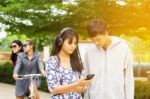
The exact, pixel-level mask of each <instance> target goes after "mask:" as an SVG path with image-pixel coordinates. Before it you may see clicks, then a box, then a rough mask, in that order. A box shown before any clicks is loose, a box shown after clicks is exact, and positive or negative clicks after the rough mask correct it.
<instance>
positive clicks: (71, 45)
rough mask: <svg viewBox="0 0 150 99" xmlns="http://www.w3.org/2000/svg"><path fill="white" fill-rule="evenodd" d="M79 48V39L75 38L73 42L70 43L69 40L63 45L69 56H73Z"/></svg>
mask: <svg viewBox="0 0 150 99" xmlns="http://www.w3.org/2000/svg"><path fill="white" fill-rule="evenodd" d="M76 47H77V39H76V37H75V36H74V37H73V40H72V42H71V43H70V42H69V38H68V39H66V40H65V41H64V43H63V45H62V50H63V51H64V52H65V53H67V54H72V53H73V52H74V50H75V49H76Z"/></svg>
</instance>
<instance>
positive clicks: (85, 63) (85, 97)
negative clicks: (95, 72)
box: [84, 51, 90, 99]
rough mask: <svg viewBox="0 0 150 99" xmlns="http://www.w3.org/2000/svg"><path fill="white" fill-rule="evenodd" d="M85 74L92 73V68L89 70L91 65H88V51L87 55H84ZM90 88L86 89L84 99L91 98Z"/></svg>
mask: <svg viewBox="0 0 150 99" xmlns="http://www.w3.org/2000/svg"><path fill="white" fill-rule="evenodd" d="M84 71H85V72H84V74H85V75H87V74H90V70H89V65H88V53H87V51H86V53H85V56H84ZM89 91H90V90H89V88H88V89H87V90H86V91H85V93H84V99H90V94H89Z"/></svg>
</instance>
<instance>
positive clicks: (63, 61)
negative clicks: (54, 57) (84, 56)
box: [58, 51, 71, 68]
mask: <svg viewBox="0 0 150 99" xmlns="http://www.w3.org/2000/svg"><path fill="white" fill-rule="evenodd" d="M58 56H59V58H60V66H61V67H64V68H70V66H71V64H70V55H69V54H66V53H65V52H63V51H60V52H59V54H58Z"/></svg>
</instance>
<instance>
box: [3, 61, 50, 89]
mask: <svg viewBox="0 0 150 99" xmlns="http://www.w3.org/2000/svg"><path fill="white" fill-rule="evenodd" d="M12 75H13V67H12V64H11V63H10V62H6V63H3V64H0V82H3V83H8V84H15V80H14V79H13V78H12ZM47 88H48V87H47V82H46V80H45V78H43V77H42V79H41V86H40V88H39V89H40V90H42V91H46V92H48V89H47Z"/></svg>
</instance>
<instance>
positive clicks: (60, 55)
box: [58, 50, 70, 60]
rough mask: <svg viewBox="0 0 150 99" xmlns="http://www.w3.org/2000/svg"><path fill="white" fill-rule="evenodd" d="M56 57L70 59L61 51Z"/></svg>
mask: <svg viewBox="0 0 150 99" xmlns="http://www.w3.org/2000/svg"><path fill="white" fill-rule="evenodd" d="M58 56H59V58H60V59H63V60H67V59H70V55H69V54H67V53H65V52H64V51H62V50H61V51H60V52H59V53H58Z"/></svg>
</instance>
